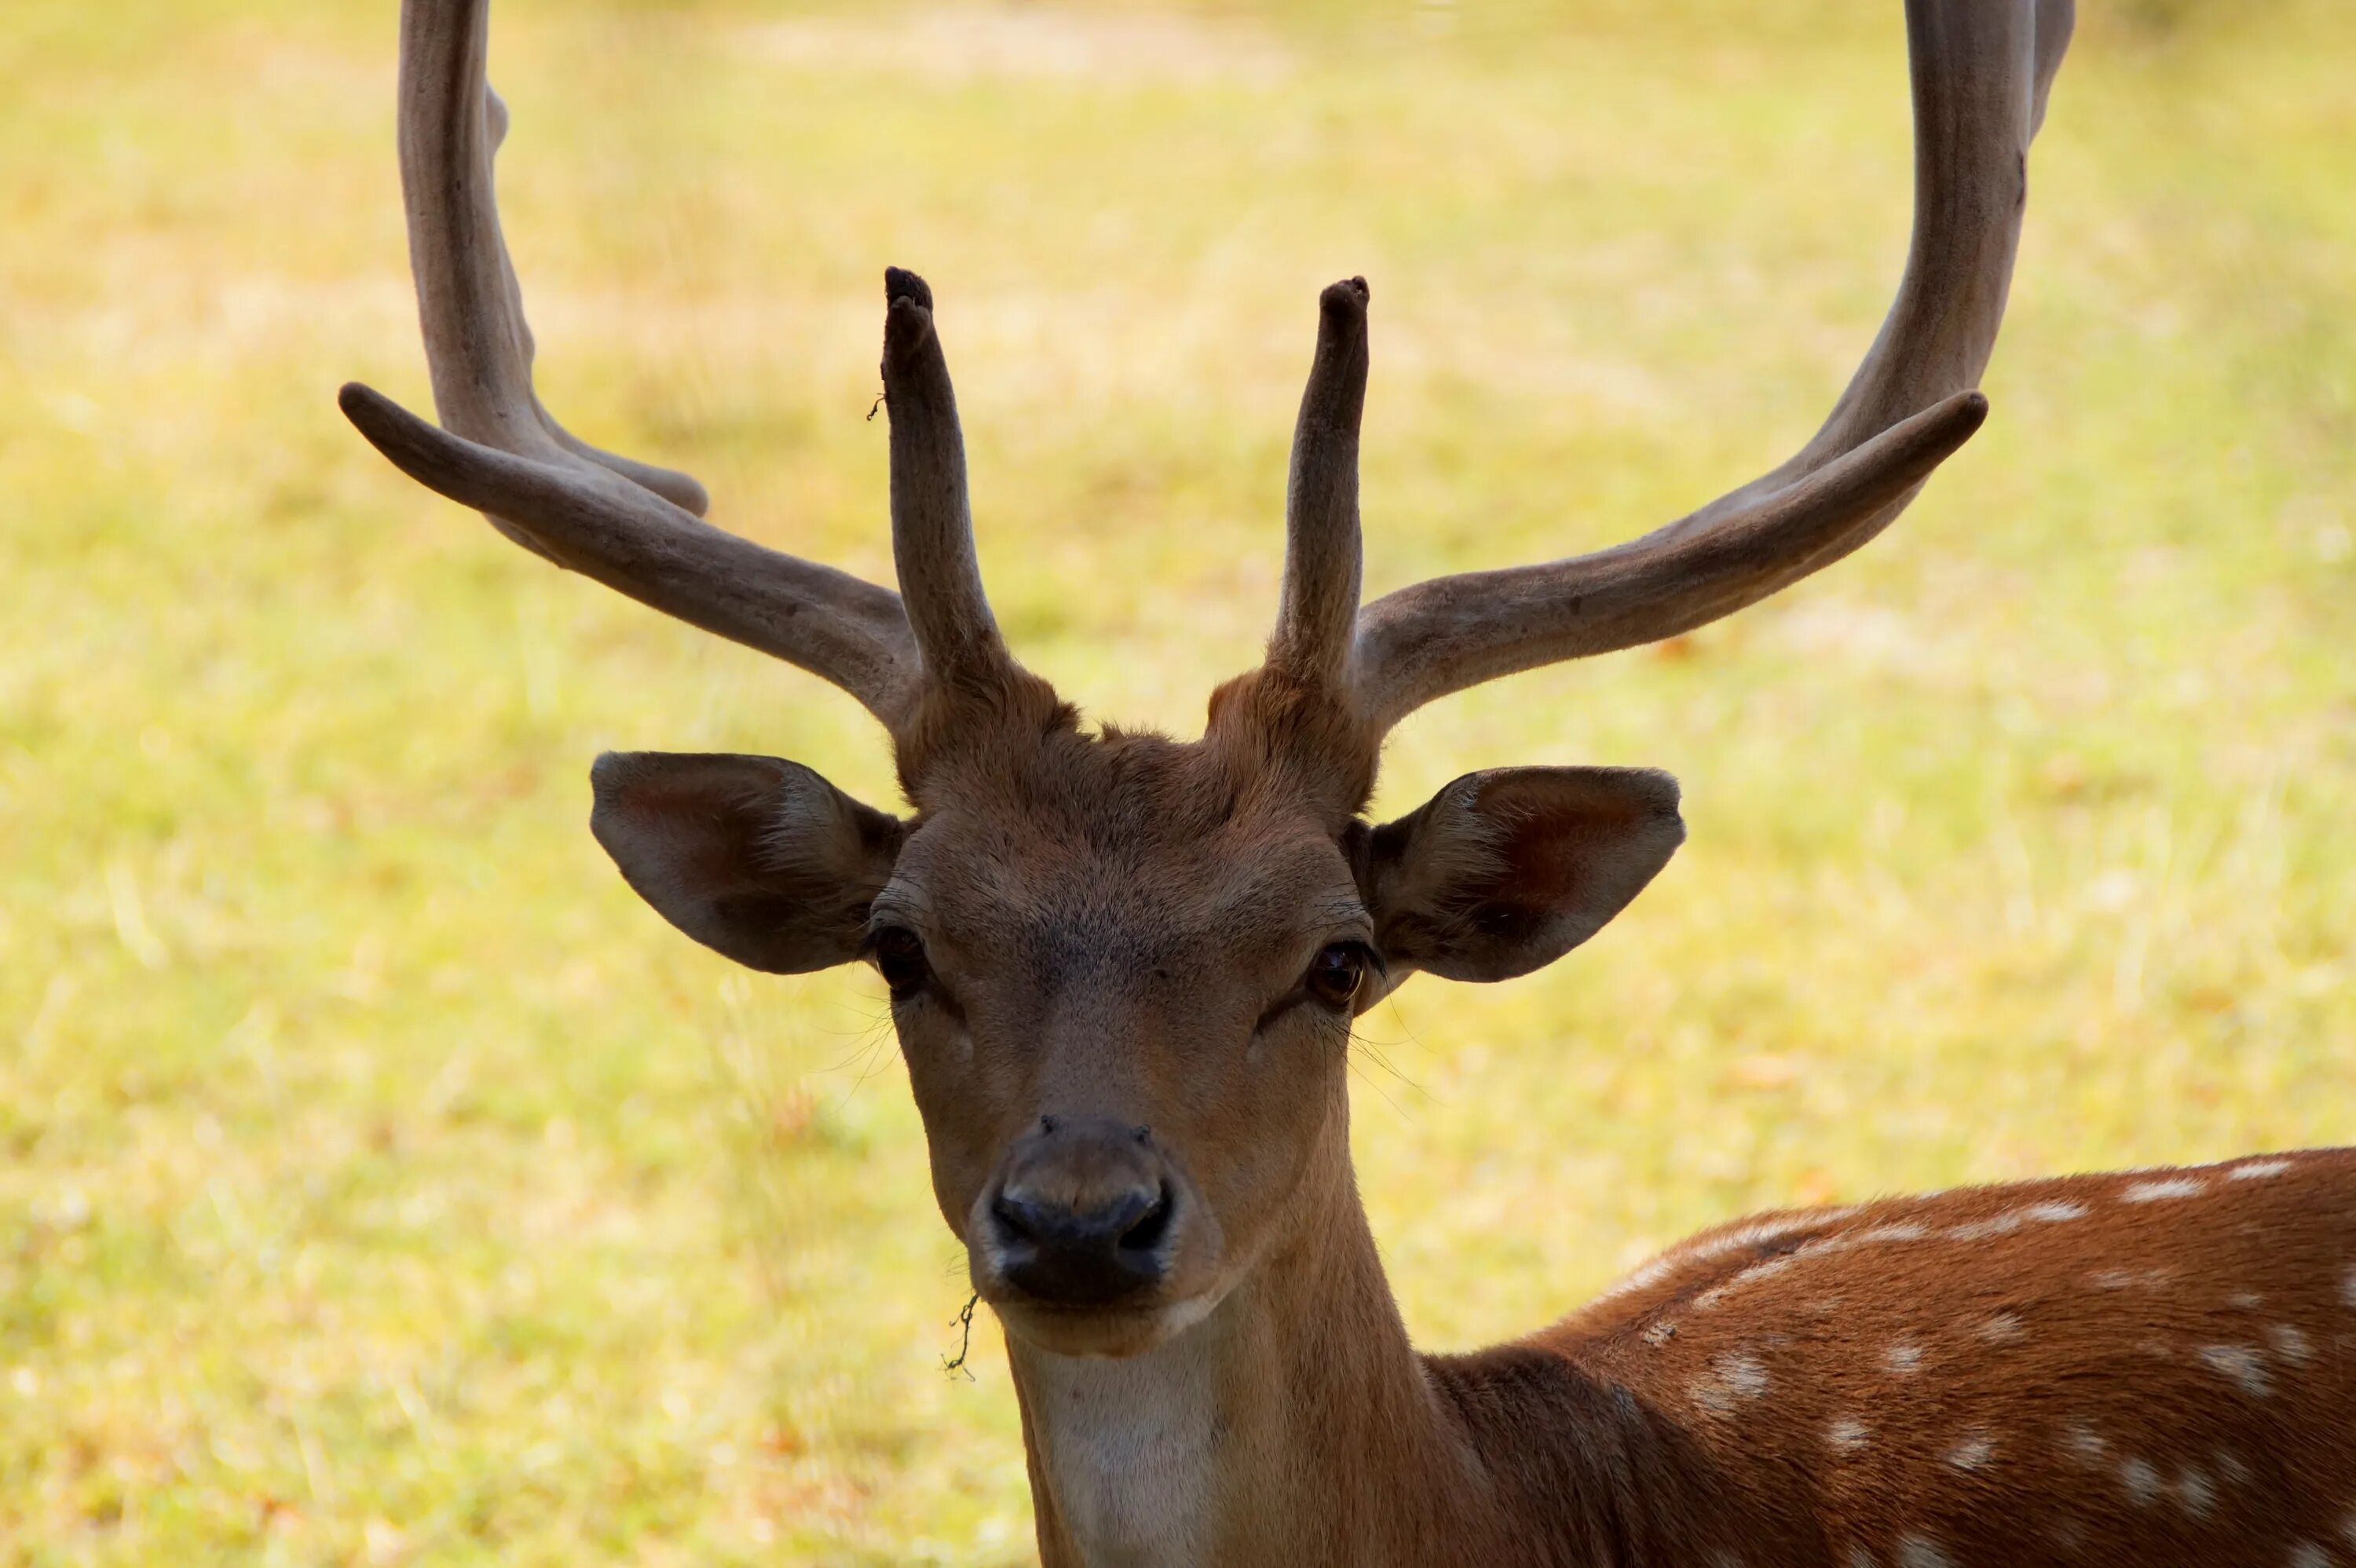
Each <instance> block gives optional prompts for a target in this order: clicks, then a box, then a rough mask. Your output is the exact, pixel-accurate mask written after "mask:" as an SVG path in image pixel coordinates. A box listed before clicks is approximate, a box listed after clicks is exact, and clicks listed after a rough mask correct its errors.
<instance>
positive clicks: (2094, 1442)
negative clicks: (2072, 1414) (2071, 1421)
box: [2061, 1424, 2110, 1469]
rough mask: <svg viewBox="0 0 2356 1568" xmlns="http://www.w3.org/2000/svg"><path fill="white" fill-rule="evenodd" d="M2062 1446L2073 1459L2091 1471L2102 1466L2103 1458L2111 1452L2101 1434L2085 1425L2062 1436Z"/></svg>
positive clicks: (2073, 1427)
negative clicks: (2097, 1466)
mask: <svg viewBox="0 0 2356 1568" xmlns="http://www.w3.org/2000/svg"><path fill="white" fill-rule="evenodd" d="M2061 1446H2062V1447H2064V1448H2067V1449H2068V1450H2069V1451H2070V1456H2071V1457H2072V1458H2073V1459H2075V1460H2077V1461H2078V1463H2080V1464H2081V1465H2084V1466H2086V1467H2088V1468H2090V1469H2091V1468H2092V1467H2094V1466H2096V1465H2099V1464H2101V1463H2102V1462H2103V1456H2104V1454H2105V1453H2107V1452H2109V1450H2110V1445H2109V1444H2107V1443H2105V1442H2104V1441H2103V1435H2102V1434H2101V1433H2099V1432H2097V1431H2095V1430H2094V1428H2093V1427H2091V1426H2086V1425H2083V1424H2082V1425H2078V1426H2072V1427H2071V1428H2070V1429H2069V1430H2068V1431H2067V1432H2064V1433H2063V1434H2062V1435H2061Z"/></svg>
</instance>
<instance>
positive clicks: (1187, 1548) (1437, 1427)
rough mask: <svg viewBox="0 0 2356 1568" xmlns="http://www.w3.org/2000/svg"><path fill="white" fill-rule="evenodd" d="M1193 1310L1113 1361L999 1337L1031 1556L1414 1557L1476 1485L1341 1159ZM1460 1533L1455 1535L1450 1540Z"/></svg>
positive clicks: (1060, 1565)
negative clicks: (1030, 1525) (1016, 1429)
mask: <svg viewBox="0 0 2356 1568" xmlns="http://www.w3.org/2000/svg"><path fill="white" fill-rule="evenodd" d="M1334 1185H1335V1188H1336V1190H1335V1191H1334V1193H1333V1198H1332V1200H1331V1201H1330V1202H1328V1203H1326V1204H1323V1205H1321V1206H1320V1207H1321V1208H1322V1209H1323V1213H1321V1214H1319V1215H1318V1220H1319V1221H1320V1222H1318V1223H1312V1224H1310V1225H1306V1226H1303V1227H1302V1228H1301V1232H1299V1233H1298V1234H1297V1236H1296V1237H1295V1238H1293V1240H1292V1242H1291V1244H1290V1246H1289V1247H1288V1248H1286V1249H1284V1250H1282V1251H1280V1252H1279V1253H1277V1254H1275V1255H1273V1256H1271V1257H1270V1258H1269V1259H1268V1260H1267V1261H1266V1262H1265V1263H1263V1264H1261V1265H1260V1266H1259V1267H1258V1268H1256V1269H1255V1270H1253V1272H1252V1274H1251V1275H1250V1276H1249V1277H1248V1278H1247V1279H1246V1280H1245V1281H1244V1283H1242V1284H1241V1285H1237V1287H1236V1288H1235V1289H1234V1290H1233V1291H1231V1292H1230V1293H1229V1294H1228V1295H1227V1296H1226V1298H1225V1299H1224V1300H1222V1301H1221V1302H1220V1304H1219V1305H1218V1307H1215V1309H1214V1310H1213V1311H1212V1312H1211V1313H1210V1314H1208V1315H1207V1316H1206V1317H1205V1318H1204V1319H1203V1320H1202V1321H1201V1322H1200V1323H1197V1324H1195V1325H1194V1326H1193V1327H1192V1328H1188V1329H1186V1330H1185V1331H1184V1332H1183V1333H1181V1334H1179V1335H1178V1336H1176V1337H1175V1338H1173V1339H1171V1340H1170V1341H1168V1342H1167V1343H1165V1344H1163V1345H1162V1346H1161V1347H1159V1348H1158V1349H1153V1350H1151V1351H1148V1352H1146V1353H1144V1354H1142V1355H1139V1356H1133V1357H1130V1358H1127V1359H1125V1360H1108V1359H1103V1358H1092V1357H1091V1358H1082V1357H1066V1356H1055V1355H1050V1354H1047V1353H1045V1352H1044V1351H1041V1350H1038V1349H1033V1348H1032V1347H1030V1346H1027V1345H1025V1344H1024V1343H1023V1341H1021V1340H1020V1339H1014V1338H1012V1336H1010V1337H1009V1339H1008V1344H1007V1349H1008V1359H1009V1360H1010V1362H1011V1363H1012V1369H1013V1375H1014V1385H1015V1391H1016V1393H1017V1395H1018V1396H1019V1399H1020V1401H1021V1404H1022V1410H1023V1443H1024V1446H1025V1449H1026V1451H1027V1456H1028V1459H1029V1462H1030V1471H1031V1486H1032V1495H1033V1503H1034V1506H1035V1509H1036V1511H1037V1515H1038V1520H1039V1541H1040V1552H1041V1556H1042V1559H1043V1561H1044V1563H1045V1564H1046V1568H1080V1565H1086V1568H1115V1565H1119V1568H1162V1565H1163V1564H1169V1565H1172V1568H1175V1565H1177V1564H1182V1563H1258V1562H1261V1561H1263V1560H1266V1561H1269V1562H1277V1561H1281V1562H1283V1563H1319V1562H1349V1563H1384V1562H1414V1561H1429V1560H1430V1559H1429V1554H1428V1551H1427V1552H1419V1543H1422V1544H1423V1546H1424V1547H1426V1548H1428V1547H1429V1545H1430V1543H1431V1542H1433V1541H1440V1540H1445V1539H1448V1532H1449V1531H1451V1528H1454V1527H1455V1525H1454V1523H1453V1522H1452V1521H1451V1520H1450V1519H1449V1518H1448V1517H1446V1516H1447V1515H1448V1514H1449V1513H1450V1512H1451V1510H1454V1509H1462V1508H1464V1507H1465V1506H1466V1505H1467V1504H1468V1503H1470V1502H1471V1501H1472V1499H1473V1498H1474V1497H1475V1496H1477V1495H1478V1494H1480V1493H1481V1492H1483V1491H1484V1490H1485V1488H1482V1487H1480V1486H1478V1485H1477V1484H1468V1485H1457V1484H1452V1483H1453V1482H1454V1481H1456V1480H1457V1479H1458V1478H1459V1473H1460V1472H1461V1477H1462V1479H1463V1480H1464V1481H1466V1482H1468V1483H1472V1482H1474V1481H1475V1477H1476V1473H1477V1468H1478V1467H1477V1462H1476V1460H1475V1459H1474V1458H1473V1456H1472V1453H1471V1451H1470V1450H1469V1448H1468V1447H1467V1446H1466V1444H1465V1440H1464V1437H1463V1435H1462V1432H1461V1431H1460V1430H1459V1428H1458V1426H1457V1425H1456V1424H1455V1423H1454V1422H1453V1421H1452V1419H1451V1416H1450V1414H1449V1413H1448V1412H1447V1410H1446V1408H1445V1405H1444V1403H1443V1401H1442V1400H1441V1398H1440V1396H1439V1395H1438V1394H1437V1393H1436V1392H1435V1391H1434V1388H1433V1386H1432V1384H1431V1382H1430V1378H1429V1376H1428V1374H1427V1372H1426V1369H1425V1364H1424V1362H1423V1360H1422V1359H1421V1358H1420V1357H1419V1356H1418V1355H1417V1354H1416V1352H1415V1350H1414V1349H1413V1348H1412V1347H1411V1346H1410V1345H1409V1344H1408V1336H1407V1329H1406V1326H1405V1325H1404V1324H1403V1323H1402V1322H1401V1321H1400V1318H1399V1314H1398V1306H1397V1304H1396V1303H1395V1302H1394V1300H1393V1298H1392V1296H1391V1293H1390V1286H1389V1284H1388V1282H1387V1280H1386V1279H1385V1278H1384V1275H1383V1270H1382V1264H1381V1262H1380V1261H1379V1259H1378V1258H1377V1257H1376V1252H1375V1244H1374V1238H1373V1235H1372V1233H1371V1232H1369V1231H1368V1229H1367V1226H1366V1219H1365V1211H1364V1210H1363V1208H1362V1207H1361V1206H1360V1204H1359V1202H1358V1199H1357V1193H1356V1189H1355V1183H1354V1182H1352V1181H1351V1180H1350V1179H1349V1177H1348V1173H1347V1171H1346V1169H1345V1170H1344V1173H1343V1176H1342V1179H1341V1180H1340V1181H1338V1182H1337V1183H1335V1184H1334ZM1460 1539H1461V1537H1460Z"/></svg>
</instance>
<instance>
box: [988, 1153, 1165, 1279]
mask: <svg viewBox="0 0 2356 1568" xmlns="http://www.w3.org/2000/svg"><path fill="white" fill-rule="evenodd" d="M1178 1190H1179V1189H1178V1184H1177V1183H1175V1182H1173V1180H1171V1179H1170V1171H1169V1168H1168V1165H1167V1162H1166V1161H1165V1160H1164V1159H1163V1158H1162V1153H1161V1151H1160V1150H1159V1149H1157V1148H1155V1147H1153V1139H1152V1135H1151V1134H1150V1133H1149V1132H1147V1131H1146V1129H1144V1128H1143V1127H1140V1126H1134V1125H1129V1124H1125V1123H1119V1122H1114V1121H1111V1120H1108V1119H1103V1118H1096V1117H1087V1118H1080V1117H1063V1116H1052V1117H1045V1118H1043V1119H1042V1120H1041V1123H1040V1128H1039V1130H1038V1131H1037V1132H1035V1133H1033V1134H1032V1135H1031V1136H1028V1137H1026V1138H1024V1139H1023V1141H1022V1142H1021V1143H1019V1144H1017V1145H1016V1146H1015V1147H1014V1149H1013V1152H1012V1157H1010V1159H1009V1160H1008V1163H1007V1168H1006V1172H1005V1175H1004V1176H1003V1177H1002V1178H1001V1179H1000V1181H999V1183H998V1188H997V1190H996V1191H995V1192H993V1193H992V1194H991V1196H990V1198H989V1200H988V1201H987V1204H986V1206H985V1212H986V1213H987V1214H988V1216H989V1220H988V1224H987V1236H988V1241H989V1245H990V1251H991V1264H993V1265H994V1267H995V1269H996V1272H997V1274H998V1275H999V1276H1000V1277H1001V1279H1003V1280H1004V1281H1005V1282H1006V1283H1007V1284H1008V1285H1012V1286H1013V1287H1014V1288H1015V1289H1017V1290H1019V1291H1021V1292H1023V1294H1024V1295H1026V1296H1032V1297H1033V1298H1035V1299H1037V1300H1039V1301H1042V1302H1045V1303H1047V1304H1049V1305H1052V1306H1056V1307H1108V1306H1111V1305H1113V1304H1114V1303H1116V1302H1119V1301H1120V1300H1122V1299H1123V1298H1125V1297H1128V1296H1136V1295H1139V1294H1141V1293H1142V1292H1144V1291H1147V1290H1149V1289H1151V1287H1152V1286H1154V1285H1158V1284H1159V1283H1161V1281H1162V1276H1163V1275H1165V1274H1166V1273H1167V1272H1168V1270H1169V1266H1170V1251H1171V1249H1170V1246H1169V1243H1170V1241H1171V1238H1172V1235H1173V1221H1174V1220H1175V1219H1176V1217H1177V1211H1178V1203H1179V1199H1178Z"/></svg>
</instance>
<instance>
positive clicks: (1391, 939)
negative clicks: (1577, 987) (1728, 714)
mask: <svg viewBox="0 0 2356 1568" xmlns="http://www.w3.org/2000/svg"><path fill="white" fill-rule="evenodd" d="M1685 836H1686V829H1685V822H1684V819H1683V818H1681V817H1680V816H1678V815H1677V782H1676V780H1675V779H1673V778H1671V777H1670V776H1669V775H1668V774H1666V773H1660V772H1656V771H1655V770H1654V769H1650V768H1499V769H1494V770H1492V771H1490V772H1487V773H1467V774H1465V775H1464V776H1463V777H1462V778H1460V779H1458V780H1456V781H1455V782H1454V783H1453V784H1450V785H1448V787H1446V788H1445V789H1443V790H1441V791H1440V793H1439V794H1438V795H1434V796H1432V797H1431V799H1430V801H1428V802H1426V803H1425V804H1424V805H1423V806H1422V807H1421V808H1420V809H1419V810H1417V811H1415V812H1413V813H1411V814H1410V815H1408V816H1403V817H1400V818H1399V819H1398V821H1396V822H1391V823H1386V824H1385V825H1384V826H1382V827H1377V828H1376V829H1375V830H1374V831H1373V833H1371V834H1370V835H1368V836H1367V838H1366V840H1365V850H1364V854H1363V860H1362V869H1361V870H1360V874H1359V880H1360V884H1361V891H1363V892H1364V894H1365V899H1366V903H1367V907H1368V909H1369V910H1370V911H1371V912H1373V914H1374V917H1375V927H1376V940H1377V942H1378V943H1379V944H1380V945H1381V947H1382V950H1383V955H1384V957H1385V958H1386V960H1387V961H1388V962H1389V963H1390V964H1392V965H1394V967H1398V966H1401V965H1405V966H1410V967H1413V968H1418V969H1429V970H1430V971H1431V972H1432V973H1434V974H1436V975H1444V976H1447V977H1449V978H1450V979H1451V980H1507V979H1511V978H1513V977H1514V976H1516V975H1526V974H1528V973H1529V972H1530V971H1531V970H1533V969H1537V968H1541V967H1543V966H1544V965H1548V964H1551V963H1553V962H1554V961H1555V960H1556V959H1558V958H1559V957H1561V956H1562V955H1564V954H1566V953H1568V952H1569V951H1570V950H1571V949H1572V948H1574V947H1576V946H1578V945H1579V944H1580V943H1582V942H1584V941H1586V940H1587V939H1588V938H1589V937H1590V936H1592V935H1594V934H1595V933H1597V932H1598V931H1601V929H1602V928H1603V926H1604V925H1605V923H1607V922H1609V921H1610V920H1611V919H1612V916H1613V915H1615V914H1618V913H1619V912H1621V910H1622V909H1624V908H1625V907H1627V904H1628V901H1629V900H1631V899H1633V898H1634V897H1635V896H1636V895H1637V894H1638V893H1639V892H1641V891H1644V884H1645V883H1647V882H1649V881H1651V880H1653V878H1654V876H1655V874H1656V873H1658V872H1659V870H1660V869H1661V868H1662V867H1663V866H1665V865H1666V864H1668V860H1669V857H1670V856H1671V855H1673V854H1675V853H1676V848H1677V846H1678V845H1679V844H1681V843H1683V842H1684V841H1685Z"/></svg>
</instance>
